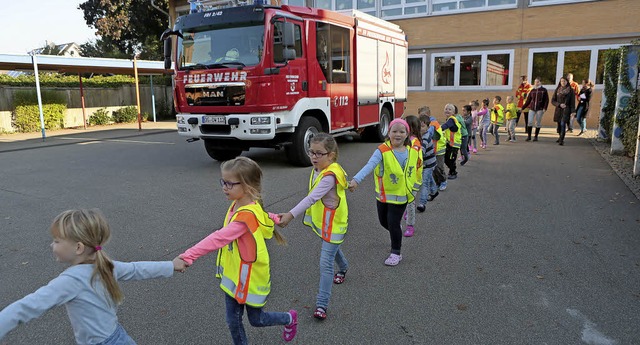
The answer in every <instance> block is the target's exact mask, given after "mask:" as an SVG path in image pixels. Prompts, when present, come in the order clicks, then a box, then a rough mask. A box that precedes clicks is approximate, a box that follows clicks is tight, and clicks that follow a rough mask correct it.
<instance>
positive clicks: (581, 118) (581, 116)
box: [576, 107, 587, 132]
mask: <svg viewBox="0 0 640 345" xmlns="http://www.w3.org/2000/svg"><path fill="white" fill-rule="evenodd" d="M576 120H578V123H579V124H580V130H581V131H583V132H584V131H586V130H587V113H586V112H585V111H584V107H578V111H577V112H576Z"/></svg>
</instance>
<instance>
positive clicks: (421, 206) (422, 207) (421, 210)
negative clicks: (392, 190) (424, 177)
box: [416, 197, 429, 213]
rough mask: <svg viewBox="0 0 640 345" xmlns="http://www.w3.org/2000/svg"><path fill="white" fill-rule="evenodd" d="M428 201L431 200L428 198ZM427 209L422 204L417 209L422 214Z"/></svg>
mask: <svg viewBox="0 0 640 345" xmlns="http://www.w3.org/2000/svg"><path fill="white" fill-rule="evenodd" d="M427 200H429V198H428V197H427ZM426 209H427V206H426V205H424V204H420V205H418V207H416V210H418V212H421V213H422V212H424V210H426Z"/></svg>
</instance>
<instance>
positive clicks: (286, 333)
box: [282, 309, 327, 342]
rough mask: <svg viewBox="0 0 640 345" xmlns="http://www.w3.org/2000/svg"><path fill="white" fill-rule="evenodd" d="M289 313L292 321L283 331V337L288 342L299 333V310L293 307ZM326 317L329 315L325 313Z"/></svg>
mask: <svg viewBox="0 0 640 345" xmlns="http://www.w3.org/2000/svg"><path fill="white" fill-rule="evenodd" d="M289 314H291V323H290V324H288V325H286V326H284V330H283V331H282V339H284V341H286V342H290V341H291V340H293V338H295V337H296V333H298V312H297V311H295V310H293V309H291V310H289ZM325 317H327V316H326V315H325Z"/></svg>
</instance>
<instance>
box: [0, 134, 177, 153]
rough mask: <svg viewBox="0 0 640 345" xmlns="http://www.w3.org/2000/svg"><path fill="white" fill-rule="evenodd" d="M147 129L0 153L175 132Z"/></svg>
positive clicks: (13, 150)
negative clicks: (133, 132)
mask: <svg viewBox="0 0 640 345" xmlns="http://www.w3.org/2000/svg"><path fill="white" fill-rule="evenodd" d="M147 131H154V132H143V133H137V134H127V135H121V136H115V137H108V138H100V139H98V138H96V139H80V140H78V141H72V142H61V143H55V144H50V145H43V146H32V147H20V148H12V149H6V150H1V149H0V153H5V152H16V151H27V150H37V149H42V148H47V147H56V146H66V145H75V144H81V143H90V142H95V141H107V140H112V139H126V138H135V137H143V136H148V135H155V134H164V133H172V132H176V130H175V129H147ZM54 138H55V137H54Z"/></svg>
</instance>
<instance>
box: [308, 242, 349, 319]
mask: <svg viewBox="0 0 640 345" xmlns="http://www.w3.org/2000/svg"><path fill="white" fill-rule="evenodd" d="M334 262H335V263H336V265H338V272H346V271H347V269H348V268H349V263H348V262H347V258H346V257H345V256H344V254H343V253H342V249H340V245H339V244H333V243H329V242H327V241H322V251H321V252H320V287H319V288H318V296H317V297H316V307H322V308H324V309H325V310H326V309H327V307H328V306H329V298H330V297H331V287H332V286H333V263H334Z"/></svg>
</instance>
